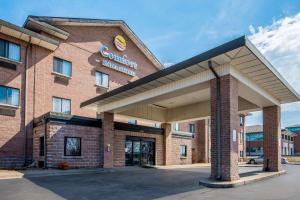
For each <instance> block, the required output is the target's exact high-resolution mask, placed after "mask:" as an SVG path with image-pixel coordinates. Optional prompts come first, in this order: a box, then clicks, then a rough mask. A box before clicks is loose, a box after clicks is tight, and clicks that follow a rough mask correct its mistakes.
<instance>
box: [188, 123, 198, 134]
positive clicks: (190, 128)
mask: <svg viewBox="0 0 300 200" xmlns="http://www.w3.org/2000/svg"><path fill="white" fill-rule="evenodd" d="M189 132H190V133H195V132H196V130H195V124H189Z"/></svg>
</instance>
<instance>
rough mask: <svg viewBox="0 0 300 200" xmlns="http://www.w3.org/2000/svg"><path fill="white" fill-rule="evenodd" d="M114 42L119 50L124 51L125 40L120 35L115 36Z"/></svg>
mask: <svg viewBox="0 0 300 200" xmlns="http://www.w3.org/2000/svg"><path fill="white" fill-rule="evenodd" d="M114 44H115V47H116V48H117V49H118V50H119V51H124V50H125V49H126V41H125V39H124V38H123V37H122V36H121V35H117V36H116V37H115V39H114Z"/></svg>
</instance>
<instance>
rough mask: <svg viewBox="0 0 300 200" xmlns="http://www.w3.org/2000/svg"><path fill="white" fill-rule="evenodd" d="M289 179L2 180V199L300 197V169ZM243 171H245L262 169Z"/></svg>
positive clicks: (137, 175) (149, 174) (116, 175)
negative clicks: (211, 182) (224, 185)
mask: <svg viewBox="0 0 300 200" xmlns="http://www.w3.org/2000/svg"><path fill="white" fill-rule="evenodd" d="M284 168H285V169H286V170H287V171H288V173H287V174H286V175H283V176H280V177H276V178H272V179H268V180H264V181H261V182H257V183H253V184H250V185H245V186H241V187H237V188H232V189H211V188H205V187H202V186H199V185H198V181H199V180H200V179H201V178H205V177H208V176H209V168H203V167H202V168H180V169H142V168H138V169H132V170H121V171H116V172H110V173H100V174H89V175H65V176H53V177H37V178H22V179H9V180H0V197H1V198H0V199H1V200H8V199H10V200H18V199H22V200H27V199H28V200H29V199H30V200H37V199H39V200H40V199H45V200H46V199H47V200H48V199H106V200H108V199H214V200H215V199H230V200H233V199H297V200H298V199H299V195H300V191H299V185H300V165H298V166H297V165H287V166H285V167H284ZM260 169H261V168H260V167H241V168H240V172H241V173H245V172H249V171H256V170H260Z"/></svg>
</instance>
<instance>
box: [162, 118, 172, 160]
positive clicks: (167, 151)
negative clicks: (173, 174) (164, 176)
mask: <svg viewBox="0 0 300 200" xmlns="http://www.w3.org/2000/svg"><path fill="white" fill-rule="evenodd" d="M161 127H162V128H163V129H164V165H171V164H172V125H171V124H170V123H163V124H162V125H161Z"/></svg>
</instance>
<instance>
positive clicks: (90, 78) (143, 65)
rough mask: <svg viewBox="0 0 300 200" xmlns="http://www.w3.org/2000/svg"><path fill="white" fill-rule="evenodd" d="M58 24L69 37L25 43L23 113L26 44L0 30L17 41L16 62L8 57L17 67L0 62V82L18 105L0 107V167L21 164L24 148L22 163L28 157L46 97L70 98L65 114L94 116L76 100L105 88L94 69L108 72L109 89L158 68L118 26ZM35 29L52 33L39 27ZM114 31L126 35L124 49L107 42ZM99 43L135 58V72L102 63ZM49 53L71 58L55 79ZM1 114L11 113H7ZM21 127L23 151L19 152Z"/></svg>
mask: <svg viewBox="0 0 300 200" xmlns="http://www.w3.org/2000/svg"><path fill="white" fill-rule="evenodd" d="M59 28H61V29H63V30H65V31H68V32H69V33H70V36H69V38H68V39H67V40H62V39H58V38H55V39H56V40H59V42H60V44H59V46H58V48H57V49H56V50H55V51H53V52H52V51H50V50H47V49H45V48H42V47H39V46H36V45H31V46H29V47H28V67H27V68H28V69H27V75H28V76H27V100H26V113H25V93H26V90H25V85H26V84H25V57H26V55H25V52H26V46H27V43H25V42H23V41H21V40H18V39H16V38H13V37H10V36H6V35H4V34H2V33H0V39H5V40H8V41H10V42H14V43H16V44H20V46H21V62H13V63H14V64H16V66H17V69H16V70H11V69H7V68H3V67H1V66H0V85H4V86H9V87H13V88H17V89H19V90H20V107H19V108H18V109H15V110H13V111H12V110H11V109H3V108H2V107H1V108H0V131H1V137H0V167H20V166H22V165H24V164H25V162H24V161H25V152H27V153H26V154H27V162H28V163H30V162H31V160H32V155H33V153H32V150H33V120H34V119H35V118H37V117H39V116H42V115H44V114H45V113H47V112H49V111H52V97H60V98H66V99H70V100H71V114H73V115H79V116H84V117H93V118H96V113H95V112H94V111H92V110H89V109H81V108H80V103H82V102H83V101H85V100H88V99H90V98H92V97H95V96H97V95H99V94H101V93H104V92H106V91H107V90H105V89H99V88H98V87H96V86H95V83H96V80H95V71H101V72H103V73H107V74H108V75H109V88H108V90H112V89H114V88H117V87H119V86H121V85H124V84H127V83H128V82H130V81H134V80H136V79H139V78H141V77H144V76H146V75H149V74H151V73H153V72H156V71H157V70H158V69H157V68H156V67H155V66H154V64H153V63H152V62H151V61H150V60H149V59H148V58H147V57H146V56H145V55H144V54H143V53H142V52H141V51H140V49H139V48H138V47H137V46H136V45H135V44H134V42H133V41H131V39H130V38H129V37H128V36H127V35H126V34H125V33H124V32H123V31H122V29H121V28H119V27H113V26H111V27H106V26H97V27H91V26H86V27H85V26H59ZM40 34H42V35H45V36H48V37H53V36H49V34H46V33H44V32H41V33H40ZM117 34H120V35H122V36H123V37H124V38H125V40H126V43H127V49H126V50H125V51H124V52H119V51H117V50H116V48H115V47H114V45H113V38H114V37H115V36H116V35H117ZM102 44H104V45H106V46H107V47H108V48H109V50H110V51H113V52H117V53H118V54H120V55H125V54H126V55H127V57H128V59H130V60H133V61H135V62H136V63H137V64H138V68H137V70H136V76H134V77H132V76H129V75H126V74H124V73H121V72H118V71H115V70H113V69H109V68H106V67H104V66H102V65H101V63H100V62H99V60H102V59H103V57H102V56H101V54H100V52H99V48H100V46H101V45H102ZM54 57H58V58H61V59H65V60H67V61H70V62H72V77H71V78H70V79H61V78H59V77H58V76H56V75H54V74H53V73H52V72H53V58H54ZM0 59H1V58H0ZM1 60H2V59H1ZM9 62H10V61H9ZM87 88H88V89H87ZM82 91H84V92H82ZM5 113H13V115H12V116H11V114H10V115H8V114H5ZM25 114H26V122H25ZM25 127H26V130H27V144H26V145H27V151H25V133H24V130H25Z"/></svg>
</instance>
